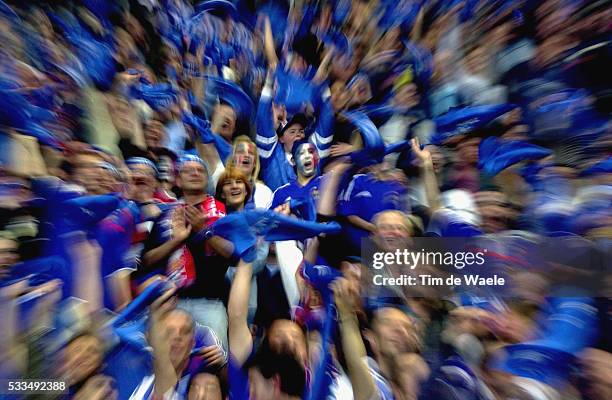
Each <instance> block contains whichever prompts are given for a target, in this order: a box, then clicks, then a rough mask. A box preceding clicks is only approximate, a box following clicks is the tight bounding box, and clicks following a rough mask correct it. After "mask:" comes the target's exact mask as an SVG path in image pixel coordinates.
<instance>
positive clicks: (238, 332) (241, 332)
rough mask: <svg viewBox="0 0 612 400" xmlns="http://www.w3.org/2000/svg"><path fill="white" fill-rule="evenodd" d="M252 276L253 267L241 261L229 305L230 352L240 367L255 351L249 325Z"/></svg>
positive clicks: (237, 268)
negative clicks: (253, 350)
mask: <svg viewBox="0 0 612 400" xmlns="http://www.w3.org/2000/svg"><path fill="white" fill-rule="evenodd" d="M252 276H253V265H252V264H251V263H247V262H245V261H243V260H240V262H239V263H238V266H237V267H236V274H235V275H234V281H233V282H232V289H231V291H230V296H229V301H228V304H227V317H228V336H229V338H228V339H229V351H230V354H231V357H233V359H234V360H235V362H236V363H237V364H238V365H239V366H242V365H243V364H244V363H245V362H246V360H247V358H248V357H249V355H250V354H251V350H252V349H253V338H252V337H251V331H250V330H249V326H248V324H247V315H248V313H249V294H250V289H251V278H252Z"/></svg>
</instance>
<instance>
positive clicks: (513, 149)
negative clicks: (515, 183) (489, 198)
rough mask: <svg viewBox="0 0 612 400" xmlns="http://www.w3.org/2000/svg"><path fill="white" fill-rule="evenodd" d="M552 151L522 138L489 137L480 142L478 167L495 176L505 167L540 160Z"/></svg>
mask: <svg viewBox="0 0 612 400" xmlns="http://www.w3.org/2000/svg"><path fill="white" fill-rule="evenodd" d="M551 154H552V151H551V150H549V149H546V148H544V147H540V146H536V145H535V144H531V143H527V142H523V141H520V140H512V141H503V140H500V139H497V138H495V137H489V138H486V139H485V140H483V141H482V142H481V143H480V148H479V153H478V156H479V160H478V168H480V169H481V170H482V171H483V172H484V173H485V174H486V175H489V176H495V175H497V174H499V173H500V172H501V171H503V170H504V169H506V168H508V167H510V166H512V165H514V164H516V163H519V162H521V161H525V160H539V159H541V158H544V157H547V156H549V155H551Z"/></svg>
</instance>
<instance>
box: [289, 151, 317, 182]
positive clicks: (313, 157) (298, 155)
mask: <svg viewBox="0 0 612 400" xmlns="http://www.w3.org/2000/svg"><path fill="white" fill-rule="evenodd" d="M294 157H295V165H296V167H297V170H298V173H299V174H300V175H302V176H304V177H311V176H313V175H315V173H316V172H317V168H318V166H319V154H318V153H317V149H316V147H315V146H314V145H313V144H312V143H304V144H302V145H300V147H298V149H297V151H296V152H295V155H294Z"/></svg>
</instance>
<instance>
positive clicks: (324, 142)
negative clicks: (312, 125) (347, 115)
mask: <svg viewBox="0 0 612 400" xmlns="http://www.w3.org/2000/svg"><path fill="white" fill-rule="evenodd" d="M322 100H323V102H322V106H321V110H320V111H319V118H318V121H317V127H316V130H315V132H314V133H313V142H314V145H315V146H316V148H317V151H318V153H319V157H320V158H321V159H324V158H325V157H327V156H328V155H329V149H330V146H331V144H332V140H334V109H333V107H332V104H331V92H330V90H329V88H326V89H325V90H324V92H323V94H322Z"/></svg>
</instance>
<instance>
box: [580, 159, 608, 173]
mask: <svg viewBox="0 0 612 400" xmlns="http://www.w3.org/2000/svg"><path fill="white" fill-rule="evenodd" d="M610 173H612V157H608V158H606V159H605V160H602V161H599V162H597V163H595V164H593V165H591V166H590V167H588V168H586V169H584V170H582V172H580V176H594V175H599V174H610Z"/></svg>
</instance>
